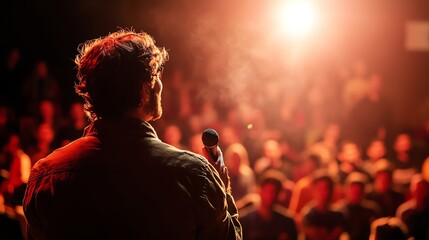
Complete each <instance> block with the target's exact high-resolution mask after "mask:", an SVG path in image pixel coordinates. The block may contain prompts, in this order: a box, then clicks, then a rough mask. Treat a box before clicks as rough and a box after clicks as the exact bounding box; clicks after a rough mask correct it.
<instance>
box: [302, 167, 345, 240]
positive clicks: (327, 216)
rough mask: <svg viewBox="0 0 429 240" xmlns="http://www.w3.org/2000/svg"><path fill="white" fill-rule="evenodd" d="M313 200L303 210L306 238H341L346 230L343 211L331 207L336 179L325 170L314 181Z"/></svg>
mask: <svg viewBox="0 0 429 240" xmlns="http://www.w3.org/2000/svg"><path fill="white" fill-rule="evenodd" d="M312 189H313V201H312V202H310V203H309V204H308V205H307V206H305V207H304V208H303V210H302V214H301V215H302V217H303V219H302V229H303V232H304V235H305V239H306V240H313V239H314V240H316V239H317V240H325V239H326V240H331V239H332V240H333V239H340V236H341V235H342V234H343V232H344V231H345V219H344V216H343V214H342V213H340V212H337V211H334V210H332V209H331V202H332V195H333V190H334V181H333V180H332V178H331V177H330V176H329V175H327V174H324V173H323V172H321V173H317V174H316V176H315V177H314V178H313V181H312Z"/></svg>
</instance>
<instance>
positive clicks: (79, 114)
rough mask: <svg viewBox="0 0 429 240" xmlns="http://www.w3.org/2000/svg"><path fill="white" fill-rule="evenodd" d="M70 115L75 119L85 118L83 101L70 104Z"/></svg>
mask: <svg viewBox="0 0 429 240" xmlns="http://www.w3.org/2000/svg"><path fill="white" fill-rule="evenodd" d="M70 117H71V118H72V119H73V120H75V121H76V120H78V119H84V118H85V113H84V111H83V104H82V103H73V104H72V105H71V106H70Z"/></svg>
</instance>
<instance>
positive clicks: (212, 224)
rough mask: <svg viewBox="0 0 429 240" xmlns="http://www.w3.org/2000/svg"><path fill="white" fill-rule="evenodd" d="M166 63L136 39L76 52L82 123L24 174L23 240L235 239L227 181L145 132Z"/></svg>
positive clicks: (140, 36) (118, 38)
mask: <svg viewBox="0 0 429 240" xmlns="http://www.w3.org/2000/svg"><path fill="white" fill-rule="evenodd" d="M166 59H167V52H166V51H165V50H164V49H163V48H158V47H157V46H155V43H154V40H153V39H152V37H151V36H149V35H148V34H146V33H143V32H142V33H136V32H134V31H128V30H119V31H117V32H114V33H112V34H109V35H108V36H106V37H102V38H99V39H95V40H92V41H89V42H86V43H85V44H83V45H82V46H81V48H80V54H79V55H78V56H77V57H76V59H75V62H76V64H77V71H78V74H77V77H78V79H79V82H78V83H77V84H76V86H75V88H76V91H77V93H78V94H79V95H80V96H82V97H83V99H84V100H85V111H86V112H87V114H88V115H89V116H90V119H91V121H92V123H91V124H90V126H89V127H87V128H86V129H85V133H84V136H83V137H82V138H80V139H77V140H76V141H74V142H72V143H70V144H69V145H67V146H65V147H63V148H60V149H58V150H56V151H54V152H53V153H52V154H51V155H49V156H47V157H46V158H44V159H41V160H40V161H38V163H37V164H36V165H35V166H34V168H33V169H32V172H31V176H30V179H29V183H28V186H27V190H26V196H25V199H24V211H25V215H26V217H27V221H28V235H29V236H28V237H29V239H240V238H241V226H240V223H239V222H238V213H237V209H236V207H235V203H234V200H233V198H232V196H231V194H230V192H229V191H227V189H228V190H229V187H228V184H229V181H228V176H227V172H226V171H219V170H218V169H219V167H218V168H215V166H214V165H211V164H210V163H209V161H207V159H205V158H203V157H201V156H199V155H196V154H193V153H190V152H187V151H181V150H178V149H177V148H175V147H172V146H170V145H168V144H165V143H163V142H161V141H160V140H159V139H158V137H157V134H156V132H155V130H154V129H153V128H152V127H151V125H150V124H149V123H148V122H149V121H154V120H157V119H158V118H160V117H161V114H162V108H161V105H160V102H161V91H162V83H161V79H160V72H161V70H162V68H163V64H164V62H165V60H166ZM209 160H210V161H211V162H213V163H214V161H213V159H209ZM219 173H220V175H219ZM221 177H222V178H221ZM222 179H226V180H225V181H224V182H223V181H222ZM224 183H226V184H224ZM225 185H226V186H225Z"/></svg>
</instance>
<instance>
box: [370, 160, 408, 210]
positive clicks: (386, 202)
mask: <svg viewBox="0 0 429 240" xmlns="http://www.w3.org/2000/svg"><path fill="white" fill-rule="evenodd" d="M374 169H375V177H374V184H373V185H374V187H373V190H372V191H371V192H370V193H368V195H367V196H366V198H367V199H368V200H371V201H375V202H376V203H377V205H378V207H379V209H380V215H379V217H393V216H395V214H396V209H398V207H399V205H401V204H402V203H403V202H405V196H404V195H403V194H402V193H400V192H397V191H396V190H394V188H393V184H392V165H391V163H390V162H389V161H388V160H386V159H383V160H379V161H378V162H377V163H376V164H375V165H374Z"/></svg>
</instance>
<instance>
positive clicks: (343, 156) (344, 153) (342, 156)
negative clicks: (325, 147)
mask: <svg viewBox="0 0 429 240" xmlns="http://www.w3.org/2000/svg"><path fill="white" fill-rule="evenodd" d="M338 159H339V160H340V161H342V162H348V163H357V162H359V161H360V152H359V148H358V146H357V145H356V144H354V143H346V144H344V145H343V147H342V149H341V152H340V153H339V154H338Z"/></svg>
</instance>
